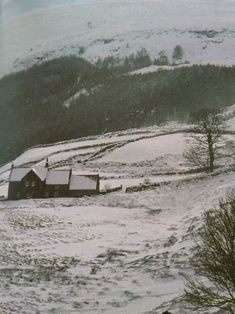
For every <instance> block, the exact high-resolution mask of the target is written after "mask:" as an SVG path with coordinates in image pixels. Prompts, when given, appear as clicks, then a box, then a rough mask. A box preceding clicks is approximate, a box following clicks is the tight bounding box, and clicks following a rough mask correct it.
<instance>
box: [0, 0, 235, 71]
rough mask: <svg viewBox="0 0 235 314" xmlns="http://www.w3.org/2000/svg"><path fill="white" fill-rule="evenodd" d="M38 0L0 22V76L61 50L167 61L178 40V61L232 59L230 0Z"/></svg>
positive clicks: (234, 15)
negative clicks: (63, 2)
mask: <svg viewBox="0 0 235 314" xmlns="http://www.w3.org/2000/svg"><path fill="white" fill-rule="evenodd" d="M13 3H14V2H13ZM43 3H44V5H43V6H41V7H40V6H39V7H38V6H36V7H35V8H34V10H24V11H23V13H24V14H21V15H19V16H18V17H17V18H15V19H14V20H13V21H12V20H11V21H10V22H9V21H8V23H5V24H3V26H2V27H1V29H0V73H1V76H2V75H4V74H6V73H9V72H11V71H13V70H19V69H22V68H25V67H27V66H30V65H32V64H34V63H38V62H42V61H45V60H48V59H51V58H54V57H57V56H61V55H69V54H75V55H82V56H84V57H86V58H89V59H92V60H94V59H97V58H98V57H101V58H103V57H106V56H109V55H112V56H118V57H124V56H127V55H130V54H132V53H136V52H137V51H138V50H140V49H141V48H145V49H146V50H147V51H148V53H149V54H150V56H151V57H152V58H153V57H155V58H158V57H159V54H161V53H164V54H165V55H166V56H168V59H169V62H171V61H172V53H173V50H174V48H175V46H177V45H180V46H181V47H182V48H183V57H182V60H181V62H186V61H187V62H189V63H200V64H205V63H214V64H225V65H232V64H234V63H235V56H234V53H233V51H234V48H235V40H234V37H235V4H234V2H233V1H231V0H225V1H223V2H221V1H216V0H200V1H198V0H158V1H149V0H145V1H143V0H134V1H121V2H120V1H104V0H100V1H89V2H85V1H78V0H77V1H69V2H68V4H66V5H61V2H60V1H59V2H58V1H54V2H53V3H54V5H52V4H50V5H49V6H46V5H45V1H44V2H43ZM58 3H60V5H57V4H58ZM71 3H72V4H71ZM15 5H17V4H15ZM5 14H6V15H7V12H6V13H5Z"/></svg>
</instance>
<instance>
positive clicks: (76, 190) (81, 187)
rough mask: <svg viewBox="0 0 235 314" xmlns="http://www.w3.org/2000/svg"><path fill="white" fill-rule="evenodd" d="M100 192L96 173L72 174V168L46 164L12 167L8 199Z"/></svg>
mask: <svg viewBox="0 0 235 314" xmlns="http://www.w3.org/2000/svg"><path fill="white" fill-rule="evenodd" d="M99 192H100V180H99V175H98V174H73V172H72V169H68V170H53V169H48V164H47V163H46V166H37V167H34V168H17V167H12V169H11V174H10V180H9V188H8V199H10V200H17V199H25V198H47V197H81V196H84V195H95V194H99Z"/></svg>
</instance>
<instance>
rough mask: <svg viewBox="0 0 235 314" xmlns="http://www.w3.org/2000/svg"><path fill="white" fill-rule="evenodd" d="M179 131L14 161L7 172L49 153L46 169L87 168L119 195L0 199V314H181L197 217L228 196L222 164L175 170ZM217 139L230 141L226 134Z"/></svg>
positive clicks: (96, 141)
mask: <svg viewBox="0 0 235 314" xmlns="http://www.w3.org/2000/svg"><path fill="white" fill-rule="evenodd" d="M229 110H230V111H231V108H229V109H228V111H229ZM232 119H233V117H232V116H231V120H232ZM232 121H233V120H232ZM228 122H229V125H230V126H231V125H233V124H232V123H231V121H230V120H229V121H228ZM187 129H188V126H186V125H176V124H174V125H173V124H170V125H168V126H164V127H161V128H159V127H156V126H153V127H148V128H143V129H138V130H137V129H136V130H126V131H123V132H116V133H109V134H105V135H101V136H97V137H93V138H84V139H79V140H73V141H68V142H63V143H62V142H61V143H56V144H54V145H48V146H41V147H40V146H39V147H35V148H32V149H29V150H28V151H26V152H25V153H24V154H22V155H21V156H19V157H18V158H17V159H16V162H15V163H16V164H17V165H25V164H31V165H33V164H38V163H39V164H40V163H42V162H44V160H45V158H46V157H48V156H49V163H50V164H51V166H53V167H59V168H64V167H67V166H72V167H73V168H74V169H75V170H76V171H77V172H81V171H84V172H85V171H87V172H90V171H96V172H99V173H100V174H101V187H102V188H104V189H105V187H107V186H109V187H115V186H119V185H121V184H122V185H123V189H122V190H121V191H118V192H115V193H110V194H105V195H99V196H94V197H84V198H80V199H79V198H68V199H66V198H61V199H43V200H21V201H6V200H2V201H0V237H1V241H0V279H1V280H0V282H1V285H0V309H1V314H10V313H17V314H23V313H24V314H32V313H40V314H48V313H59V314H65V313H66V314H67V313H84V314H85V313H97V314H98V313H107V314H123V313H128V314H129V313H130V314H153V313H162V312H163V311H164V310H169V311H172V313H174V314H184V313H186V314H189V313H191V311H189V310H187V307H186V305H185V304H184V303H183V302H182V301H181V300H180V298H179V297H180V295H181V294H182V292H183V289H184V283H185V282H184V275H185V274H190V267H189V263H188V261H189V258H190V256H191V255H192V252H193V248H194V245H195V242H194V241H195V236H196V232H197V229H198V228H199V227H200V225H201V217H202V214H203V212H204V210H206V209H208V208H211V207H212V206H216V205H217V204H218V200H219V199H220V198H221V197H225V196H226V195H227V193H231V192H232V191H235V172H234V171H233V170H232V168H229V163H228V164H227V165H226V163H223V166H224V168H221V169H219V170H218V171H217V173H215V175H213V176H212V175H205V174H187V172H186V173H185V170H189V169H190V168H189V166H188V165H187V163H186V161H185V160H184V158H183V155H182V153H183V150H184V147H185V146H184V145H185V143H186V142H187V141H189V138H188V136H185V135H184V130H187ZM224 141H229V142H231V141H232V142H233V143H234V134H227V135H226V137H225V138H224ZM84 147H87V149H88V151H89V153H88V154H85V155H84V149H85V148H84ZM224 147H225V148H226V145H224ZM63 150H64V155H63ZM90 150H91V151H90ZM79 151H82V156H80V157H79V158H77V155H79ZM225 152H226V150H225V149H224V153H225ZM50 156H51V157H50ZM57 157H58V158H57ZM228 161H231V158H230V159H228ZM233 163H234V155H233ZM9 167H10V164H7V165H5V166H3V167H2V168H0V195H6V193H7V181H8V178H9ZM156 182H157V183H160V184H159V185H158V186H153V187H152V188H149V189H148V190H145V191H144V190H142V191H139V192H132V193H131V192H129V193H126V192H125V189H126V188H127V187H131V186H141V185H146V184H149V185H151V184H154V183H156ZM166 183H167V184H166ZM202 313H203V312H202ZM205 313H208V312H204V314H205Z"/></svg>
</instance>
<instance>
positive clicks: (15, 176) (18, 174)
mask: <svg viewBox="0 0 235 314" xmlns="http://www.w3.org/2000/svg"><path fill="white" fill-rule="evenodd" d="M30 171H31V168H13V169H12V171H11V176H10V181H11V182H20V181H21V180H22V179H23V178H24V177H25V176H26V174H27V173H29V172H30Z"/></svg>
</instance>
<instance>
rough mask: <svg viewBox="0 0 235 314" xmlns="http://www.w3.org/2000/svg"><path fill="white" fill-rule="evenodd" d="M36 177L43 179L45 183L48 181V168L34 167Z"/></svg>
mask: <svg viewBox="0 0 235 314" xmlns="http://www.w3.org/2000/svg"><path fill="white" fill-rule="evenodd" d="M32 170H33V171H34V172H35V173H36V175H37V176H38V177H39V178H40V179H41V181H44V180H45V179H46V176H47V170H48V169H47V168H46V167H43V166H37V167H34V168H33V169H32Z"/></svg>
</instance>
